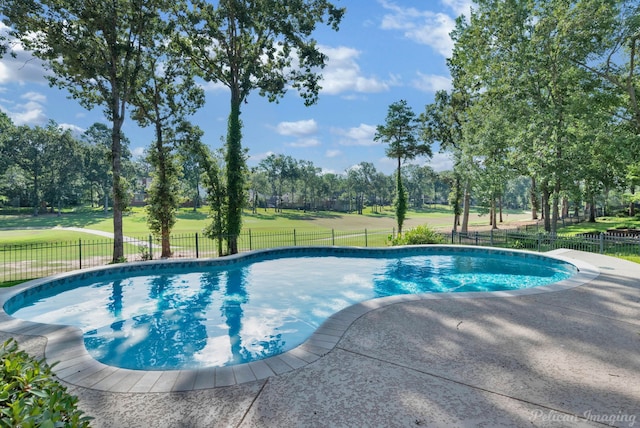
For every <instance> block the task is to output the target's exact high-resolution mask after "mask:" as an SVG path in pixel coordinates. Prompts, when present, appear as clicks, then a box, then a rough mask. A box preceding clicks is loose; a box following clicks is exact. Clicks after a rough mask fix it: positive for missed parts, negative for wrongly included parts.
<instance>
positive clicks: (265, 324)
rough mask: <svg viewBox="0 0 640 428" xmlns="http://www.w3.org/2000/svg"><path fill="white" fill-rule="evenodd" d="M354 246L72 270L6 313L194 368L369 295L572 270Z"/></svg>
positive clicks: (486, 284)
mask: <svg viewBox="0 0 640 428" xmlns="http://www.w3.org/2000/svg"><path fill="white" fill-rule="evenodd" d="M354 254H356V253H347V254H344V255H327V254H317V255H313V254H311V255H307V256H303V255H300V253H296V255H286V254H285V256H279V257H273V256H265V257H263V258H260V257H257V258H256V257H254V258H251V259H249V260H244V261H241V262H239V263H234V264H230V265H223V266H221V265H211V266H208V267H202V266H198V267H197V268H195V269H196V270H193V269H186V268H170V269H163V270H161V271H148V272H145V271H142V272H139V273H135V274H133V275H132V274H130V273H129V274H124V273H121V274H114V275H109V276H108V277H102V278H94V279H84V280H77V281H74V282H73V285H72V286H68V285H67V286H65V287H64V291H61V292H58V293H57V294H53V293H52V292H50V293H41V294H40V295H38V294H36V295H35V296H33V297H29V298H28V299H26V300H25V304H23V306H22V307H20V308H18V309H17V310H15V311H14V312H13V313H12V315H13V316H14V317H17V318H22V319H27V320H30V321H36V322H41V323H49V324H67V325H74V326H77V327H79V328H81V329H82V331H83V332H84V342H85V346H86V348H87V350H88V352H89V353H90V354H91V355H92V356H93V357H94V358H95V359H97V360H98V361H101V362H103V363H105V364H108V365H112V366H117V367H122V368H129V369H143V370H172V369H195V368H201V367H212V366H226V365H234V364H241V363H246V362H251V361H255V360H259V359H263V358H266V357H270V356H273V355H277V354H280V353H282V352H285V351H287V350H290V349H293V348H295V347H296V346H298V345H300V344H301V343H303V342H304V341H305V340H306V339H307V338H308V337H309V336H310V335H311V334H312V333H313V332H314V330H315V329H317V328H318V327H319V326H320V325H321V324H322V322H323V321H324V320H326V319H327V318H328V317H329V316H331V315H332V314H334V313H336V312H338V311H340V310H341V309H343V308H346V307H348V306H350V305H353V304H355V303H358V302H362V301H365V300H368V299H373V298H377V297H385V296H391V295H397V294H411V293H440V292H464V291H496V290H513V289H520V288H528V287H535V286H540V285H545V284H550V283H554V282H558V281H561V280H563V279H566V278H568V277H570V276H571V275H572V274H574V273H575V267H573V266H572V265H570V264H567V263H563V262H560V261H557V260H553V259H544V258H541V257H523V256H509V255H505V253H495V254H492V253H481V252H472V253H469V254H467V253H465V252H461V251H451V252H442V251H439V252H437V253H429V252H425V251H424V250H422V251H416V252H414V253H407V252H405V253H403V254H401V255H394V254H391V253H389V252H386V253H382V255H377V254H376V255H365V256H360V255H358V256H356V255H354ZM97 281H99V282H97Z"/></svg>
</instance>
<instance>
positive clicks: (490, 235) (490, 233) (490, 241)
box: [476, 227, 493, 247]
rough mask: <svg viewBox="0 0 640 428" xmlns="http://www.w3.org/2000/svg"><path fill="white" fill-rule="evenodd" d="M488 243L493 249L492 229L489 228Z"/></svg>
mask: <svg viewBox="0 0 640 428" xmlns="http://www.w3.org/2000/svg"><path fill="white" fill-rule="evenodd" d="M476 233H478V232H476ZM489 243H490V244H491V246H492V247H493V227H491V229H490V230H489Z"/></svg>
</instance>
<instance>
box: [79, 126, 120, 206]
mask: <svg viewBox="0 0 640 428" xmlns="http://www.w3.org/2000/svg"><path fill="white" fill-rule="evenodd" d="M81 138H82V141H83V142H84V152H85V155H84V167H83V170H84V174H85V180H86V181H87V182H88V184H89V190H90V196H89V197H90V200H91V206H93V203H94V198H93V189H94V188H95V189H96V196H97V197H98V198H99V199H103V208H104V213H105V214H106V213H107V211H108V210H109V194H110V193H111V190H110V189H113V182H112V174H111V162H110V161H109V156H110V154H111V130H110V129H109V127H108V126H107V125H105V124H103V123H94V124H93V125H91V126H90V127H89V128H88V129H87V130H86V131H85V132H84V133H83V134H82V137H81ZM121 141H122V145H123V149H125V148H126V139H123V140H121ZM100 194H102V197H100Z"/></svg>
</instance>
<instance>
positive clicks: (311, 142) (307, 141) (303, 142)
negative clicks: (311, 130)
mask: <svg viewBox="0 0 640 428" xmlns="http://www.w3.org/2000/svg"><path fill="white" fill-rule="evenodd" d="M320 144H321V143H320V140H318V139H317V138H301V139H299V140H298V141H295V142H293V143H289V144H287V145H288V146H289V147H298V148H304V147H317V146H319V145H320Z"/></svg>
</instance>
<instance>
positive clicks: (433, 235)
mask: <svg viewBox="0 0 640 428" xmlns="http://www.w3.org/2000/svg"><path fill="white" fill-rule="evenodd" d="M389 241H390V242H391V245H393V246H396V245H420V244H442V243H444V238H443V237H442V235H440V234H438V233H437V232H436V231H435V230H433V229H431V228H430V227H429V226H426V225H424V226H418V227H416V228H414V229H411V230H409V231H407V232H405V233H403V234H401V235H398V236H396V237H395V238H393V237H391V236H390V237H389Z"/></svg>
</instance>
